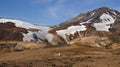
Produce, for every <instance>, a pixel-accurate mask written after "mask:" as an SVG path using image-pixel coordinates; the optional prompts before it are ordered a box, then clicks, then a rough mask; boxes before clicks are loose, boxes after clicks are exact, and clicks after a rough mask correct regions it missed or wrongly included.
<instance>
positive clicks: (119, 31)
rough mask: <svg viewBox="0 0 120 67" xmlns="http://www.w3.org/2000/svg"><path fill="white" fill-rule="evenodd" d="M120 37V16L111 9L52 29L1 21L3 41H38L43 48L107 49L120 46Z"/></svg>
mask: <svg viewBox="0 0 120 67" xmlns="http://www.w3.org/2000/svg"><path fill="white" fill-rule="evenodd" d="M116 37H118V39H116ZM119 37H120V12H119V11H117V10H114V9H111V8H108V7H101V8H98V9H95V10H92V11H88V12H85V13H80V14H79V15H78V16H76V17H74V18H72V19H70V20H68V21H66V22H63V23H60V24H59V25H57V26H51V27H45V26H39V25H34V24H30V23H27V22H23V21H20V20H15V19H8V18H0V41H25V42H26V41H28V42H32V41H35V42H39V43H40V44H43V45H49V44H51V45H63V44H71V45H73V44H82V45H86V44H87V46H97V47H102V46H104V47H105V46H108V45H111V44H113V43H118V42H120V39H119Z"/></svg>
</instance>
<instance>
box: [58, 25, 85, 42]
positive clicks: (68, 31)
mask: <svg viewBox="0 0 120 67" xmlns="http://www.w3.org/2000/svg"><path fill="white" fill-rule="evenodd" d="M76 31H86V26H84V25H81V26H70V27H68V28H67V29H64V30H59V31H56V32H57V34H58V35H60V36H61V37H63V38H64V39H65V40H66V36H65V34H68V35H69V34H74V33H75V32H76Z"/></svg>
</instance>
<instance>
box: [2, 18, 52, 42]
mask: <svg viewBox="0 0 120 67" xmlns="http://www.w3.org/2000/svg"><path fill="white" fill-rule="evenodd" d="M50 29H51V28H50V27H45V26H39V25H34V24H30V23H27V22H23V21H20V20H15V19H7V18H0V40H17V41H32V40H35V38H34V36H36V37H37V38H40V39H44V38H46V39H48V38H49V39H48V41H50V40H51V38H52V37H53V36H52V34H50V33H48V31H49V30H50Z"/></svg>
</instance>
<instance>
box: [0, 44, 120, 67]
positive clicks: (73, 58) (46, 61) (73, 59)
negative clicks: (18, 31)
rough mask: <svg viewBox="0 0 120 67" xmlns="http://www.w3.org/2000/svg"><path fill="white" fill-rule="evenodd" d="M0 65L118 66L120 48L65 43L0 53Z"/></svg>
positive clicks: (39, 66) (119, 65)
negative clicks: (57, 45) (63, 44)
mask: <svg viewBox="0 0 120 67" xmlns="http://www.w3.org/2000/svg"><path fill="white" fill-rule="evenodd" d="M58 53H61V55H60V56H59V55H58ZM0 67H120V50H111V49H105V48H95V47H84V46H69V45H66V46H59V47H48V48H39V49H32V50H25V51H21V52H9V53H0Z"/></svg>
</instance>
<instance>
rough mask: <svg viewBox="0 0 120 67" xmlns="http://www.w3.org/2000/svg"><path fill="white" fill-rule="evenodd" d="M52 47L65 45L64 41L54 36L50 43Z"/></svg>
mask: <svg viewBox="0 0 120 67" xmlns="http://www.w3.org/2000/svg"><path fill="white" fill-rule="evenodd" d="M51 44H52V45H65V44H66V41H65V40H64V39H63V38H62V37H60V36H59V35H54V38H53V39H52V41H51Z"/></svg>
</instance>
